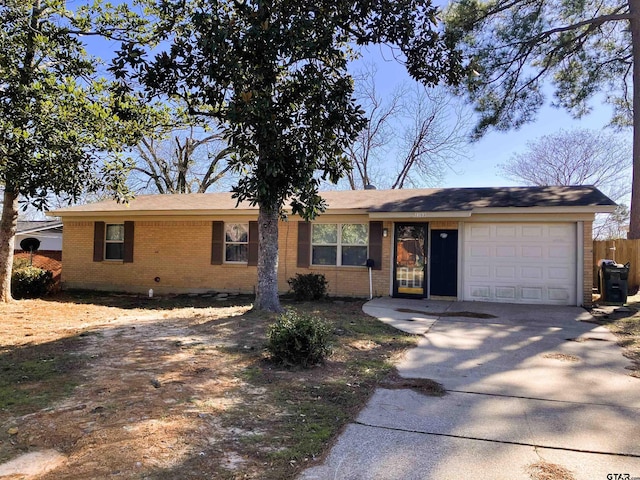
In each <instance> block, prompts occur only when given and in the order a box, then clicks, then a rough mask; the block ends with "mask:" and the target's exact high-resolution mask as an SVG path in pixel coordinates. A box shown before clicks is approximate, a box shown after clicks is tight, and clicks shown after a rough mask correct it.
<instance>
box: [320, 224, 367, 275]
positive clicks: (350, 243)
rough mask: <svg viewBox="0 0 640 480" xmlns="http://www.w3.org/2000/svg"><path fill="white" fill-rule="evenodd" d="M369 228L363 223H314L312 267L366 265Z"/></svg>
mask: <svg viewBox="0 0 640 480" xmlns="http://www.w3.org/2000/svg"><path fill="white" fill-rule="evenodd" d="M368 244H369V227H368V225H367V224H364V223H314V224H313V225H312V230H311V263H312V265H336V266H362V265H366V263H367V255H368Z"/></svg>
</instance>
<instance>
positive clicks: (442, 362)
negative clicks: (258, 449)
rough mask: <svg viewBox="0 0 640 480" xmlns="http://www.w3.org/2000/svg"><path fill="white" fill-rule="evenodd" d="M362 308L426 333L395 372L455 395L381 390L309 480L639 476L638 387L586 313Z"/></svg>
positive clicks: (396, 304) (410, 303)
mask: <svg viewBox="0 0 640 480" xmlns="http://www.w3.org/2000/svg"><path fill="white" fill-rule="evenodd" d="M363 310H364V311H365V312H366V313H368V314H369V315H372V316H375V317H377V318H379V319H380V320H381V321H384V322H386V323H389V324H391V325H393V326H395V327H396V328H399V329H401V330H404V331H408V332H412V333H416V334H420V335H423V338H422V339H421V340H420V342H419V345H418V347H417V348H414V349H412V350H411V351H409V352H408V353H407V354H406V355H405V357H404V358H403V360H402V361H401V362H400V363H399V364H398V365H397V368H398V371H399V372H400V374H401V375H402V376H404V377H408V378H430V379H433V380H436V381H438V382H440V383H442V384H443V385H444V386H445V388H446V389H447V392H448V393H447V395H445V396H443V397H429V396H425V395H423V394H420V393H416V392H414V391H412V390H386V389H378V390H377V391H376V392H375V393H374V395H373V397H372V398H371V400H370V401H369V403H368V405H367V406H366V408H365V409H364V410H363V411H362V412H361V413H360V415H359V416H358V418H357V419H356V421H355V423H352V424H350V425H349V426H348V427H347V428H346V430H345V431H344V432H343V434H342V435H341V436H340V438H339V439H338V441H337V443H336V445H335V446H334V447H333V449H332V450H331V452H330V454H329V456H328V457H327V459H326V461H325V463H324V464H323V465H321V466H318V467H314V468H311V469H308V470H307V471H305V472H304V473H303V474H302V475H301V477H300V478H301V479H304V480H312V479H313V480H325V479H376V480H377V479H425V480H426V479H433V480H436V479H437V480H442V479H474V480H481V479H487V480H495V479H509V480H517V479H526V480H531V479H534V480H537V479H543V478H544V479H549V480H561V479H563V480H572V479H576V480H582V479H584V480H597V479H602V480H610V479H616V480H618V479H633V478H634V477H635V478H638V479H639V480H640V379H637V378H633V377H630V376H629V375H628V372H629V371H628V370H627V369H626V368H625V367H627V366H628V365H629V364H630V362H629V361H628V360H627V359H625V358H624V357H623V356H622V350H621V349H620V347H618V346H617V345H616V339H615V337H614V336H613V335H612V334H611V333H610V332H609V331H608V330H607V329H605V328H604V327H599V326H597V325H595V324H593V323H589V320H591V319H592V317H591V315H590V314H589V313H588V312H586V311H585V310H583V309H581V308H577V307H552V306H528V305H506V304H490V303H479V302H444V301H431V300H401V299H391V298H379V299H374V300H373V301H371V302H368V303H367V304H366V305H365V306H364V308H363ZM543 473H551V474H552V476H542V474H543ZM536 474H538V475H539V476H536ZM616 475H620V476H616Z"/></svg>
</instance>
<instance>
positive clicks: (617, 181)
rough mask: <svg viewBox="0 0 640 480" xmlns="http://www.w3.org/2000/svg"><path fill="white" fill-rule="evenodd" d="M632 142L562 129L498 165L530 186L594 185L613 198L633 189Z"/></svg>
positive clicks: (530, 144)
mask: <svg viewBox="0 0 640 480" xmlns="http://www.w3.org/2000/svg"><path fill="white" fill-rule="evenodd" d="M631 159H632V156H631V142H630V141H629V140H628V139H626V138H625V137H623V136H620V135H614V134H610V133H605V132H599V131H593V130H586V129H579V130H570V131H567V130H560V131H559V132H557V133H554V134H551V135H545V136H543V137H540V138H538V139H536V140H532V141H530V142H527V149H526V150H525V151H524V152H523V153H516V154H514V155H513V156H512V157H511V158H510V159H509V160H508V161H507V162H506V163H504V164H500V165H498V169H499V170H500V171H501V173H502V174H503V176H505V177H506V178H509V179H511V180H514V181H517V182H524V183H525V184H527V185H540V186H546V185H595V186H596V187H598V188H599V189H600V190H601V191H602V192H603V193H604V194H606V195H608V196H609V197H610V198H611V199H612V200H614V201H619V200H621V199H622V198H624V197H625V196H627V195H629V193H630V191H631V183H630V182H629V179H630V178H631Z"/></svg>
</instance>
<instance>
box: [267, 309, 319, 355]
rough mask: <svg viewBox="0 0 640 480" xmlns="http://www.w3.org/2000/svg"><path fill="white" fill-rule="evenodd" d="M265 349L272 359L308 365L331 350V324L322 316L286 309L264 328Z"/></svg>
mask: <svg viewBox="0 0 640 480" xmlns="http://www.w3.org/2000/svg"><path fill="white" fill-rule="evenodd" d="M267 338H268V341H267V350H268V351H269V353H270V354H271V357H272V359H273V360H274V361H276V362H278V363H282V364H285V365H301V366H303V367H305V368H306V367H309V366H311V365H315V364H317V363H321V362H323V361H324V359H325V358H326V357H327V356H328V355H329V354H330V353H331V342H330V339H331V327H330V326H329V324H327V323H326V322H325V321H324V320H321V319H318V318H314V317H311V316H310V315H305V314H301V313H298V312H296V311H294V310H287V311H285V313H283V314H282V315H280V317H279V318H278V320H277V321H276V323H274V324H272V325H270V326H269V329H268V331H267Z"/></svg>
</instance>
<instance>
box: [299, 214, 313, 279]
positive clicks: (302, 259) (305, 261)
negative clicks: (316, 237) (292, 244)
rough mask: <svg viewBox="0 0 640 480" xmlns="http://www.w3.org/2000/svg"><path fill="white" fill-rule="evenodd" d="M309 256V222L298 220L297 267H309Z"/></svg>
mask: <svg viewBox="0 0 640 480" xmlns="http://www.w3.org/2000/svg"><path fill="white" fill-rule="evenodd" d="M310 257H311V224H310V223H309V222H298V267H300V268H309V260H310Z"/></svg>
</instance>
